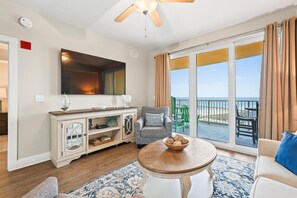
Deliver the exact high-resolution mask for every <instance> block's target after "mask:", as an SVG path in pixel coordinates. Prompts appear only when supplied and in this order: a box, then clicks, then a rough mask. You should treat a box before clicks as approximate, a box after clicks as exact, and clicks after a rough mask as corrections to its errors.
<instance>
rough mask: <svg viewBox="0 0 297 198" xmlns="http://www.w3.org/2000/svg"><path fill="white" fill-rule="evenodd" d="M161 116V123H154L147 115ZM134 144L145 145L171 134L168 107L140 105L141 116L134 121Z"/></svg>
mask: <svg viewBox="0 0 297 198" xmlns="http://www.w3.org/2000/svg"><path fill="white" fill-rule="evenodd" d="M158 115H161V116H162V120H161V121H162V123H161V124H155V123H151V121H150V120H148V116H158ZM135 134H136V145H137V147H138V148H139V147H141V145H146V144H149V143H151V142H154V141H157V140H160V139H162V138H165V137H168V136H171V134H172V122H171V119H170V118H169V107H142V112H141V117H140V118H139V119H138V120H137V121H136V122H135Z"/></svg>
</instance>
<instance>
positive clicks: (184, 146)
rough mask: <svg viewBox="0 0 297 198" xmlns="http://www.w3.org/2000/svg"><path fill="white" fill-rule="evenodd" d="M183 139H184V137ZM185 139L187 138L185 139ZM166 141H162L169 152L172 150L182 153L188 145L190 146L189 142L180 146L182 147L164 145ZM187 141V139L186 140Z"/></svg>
mask: <svg viewBox="0 0 297 198" xmlns="http://www.w3.org/2000/svg"><path fill="white" fill-rule="evenodd" d="M184 138H185V137H184ZM185 139H187V138H185ZM166 140H167V138H164V139H163V143H164V144H165V145H166V146H167V147H168V148H169V149H171V150H174V151H182V150H184V149H185V148H186V147H187V146H188V145H189V144H190V141H189V142H188V143H187V144H182V145H178V146H174V145H172V144H166ZM188 140H189V139H188Z"/></svg>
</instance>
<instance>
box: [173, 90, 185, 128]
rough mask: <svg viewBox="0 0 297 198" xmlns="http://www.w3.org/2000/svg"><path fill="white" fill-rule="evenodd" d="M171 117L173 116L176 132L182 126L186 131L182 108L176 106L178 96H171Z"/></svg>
mask: <svg viewBox="0 0 297 198" xmlns="http://www.w3.org/2000/svg"><path fill="white" fill-rule="evenodd" d="M170 112H171V118H172V125H173V128H174V131H175V132H176V130H177V129H179V128H182V129H183V132H184V131H185V121H184V119H183V118H182V113H181V109H180V108H179V107H176V98H175V97H173V96H171V109H170Z"/></svg>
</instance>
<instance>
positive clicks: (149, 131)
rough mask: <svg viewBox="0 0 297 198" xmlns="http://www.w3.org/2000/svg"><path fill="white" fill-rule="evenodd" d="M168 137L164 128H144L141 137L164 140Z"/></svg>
mask: <svg viewBox="0 0 297 198" xmlns="http://www.w3.org/2000/svg"><path fill="white" fill-rule="evenodd" d="M164 135H166V129H165V128H164V127H147V126H145V127H143V128H142V130H141V132H140V136H141V137H149V138H152V137H153V138H164Z"/></svg>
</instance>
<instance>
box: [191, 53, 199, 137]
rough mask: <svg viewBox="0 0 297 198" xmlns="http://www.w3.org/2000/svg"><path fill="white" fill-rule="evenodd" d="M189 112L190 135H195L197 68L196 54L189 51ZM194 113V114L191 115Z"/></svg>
mask: <svg viewBox="0 0 297 198" xmlns="http://www.w3.org/2000/svg"><path fill="white" fill-rule="evenodd" d="M189 59H190V61H189V62H190V65H189V66H190V67H189V72H190V73H189V106H190V109H189V111H190V112H189V113H190V130H189V131H190V134H189V135H190V136H192V137H197V116H196V115H197V88H196V85H197V81H196V79H197V77H196V74H197V70H196V55H195V53H193V52H192V53H191V54H190V55H189ZM193 115H194V116H193Z"/></svg>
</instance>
